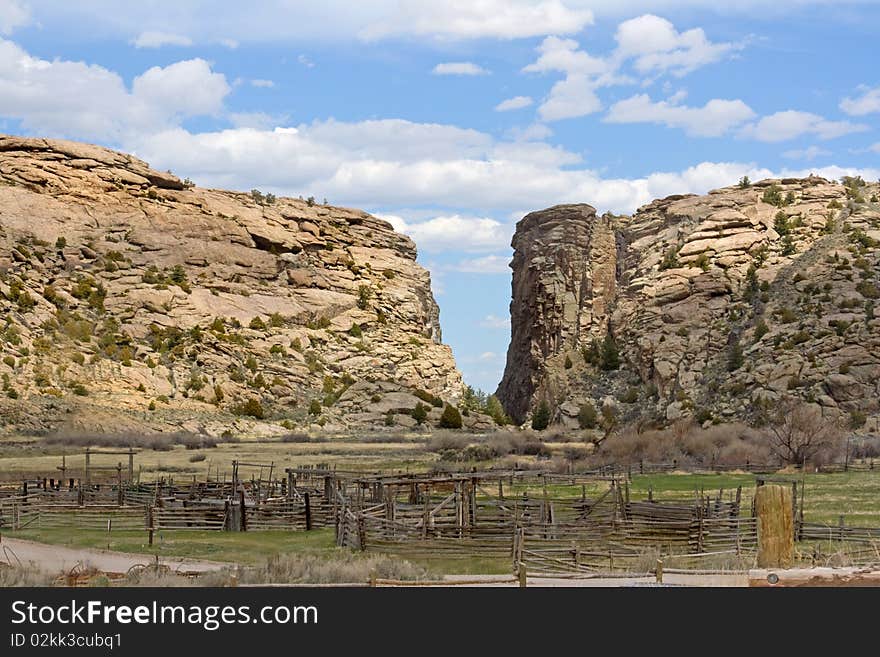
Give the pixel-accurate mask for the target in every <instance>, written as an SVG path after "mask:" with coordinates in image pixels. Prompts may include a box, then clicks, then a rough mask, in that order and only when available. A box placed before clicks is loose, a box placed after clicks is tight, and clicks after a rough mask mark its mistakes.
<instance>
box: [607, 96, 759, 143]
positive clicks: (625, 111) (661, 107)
mask: <svg viewBox="0 0 880 657" xmlns="http://www.w3.org/2000/svg"><path fill="white" fill-rule="evenodd" d="M754 116H755V113H754V112H753V111H752V109H751V108H750V107H749V106H748V105H746V104H745V103H744V102H743V101H741V100H721V99H718V98H715V99H713V100H710V101H709V102H707V103H706V104H705V105H703V106H702V107H687V106H685V105H678V104H675V103H674V102H669V101H659V102H652V101H651V98H650V97H649V96H648V95H646V94H638V95H636V96H632V97H631V98H627V99H626V100H621V101H619V102H617V103H615V104H614V105H612V106H611V108H610V109H609V110H608V114H607V115H606V117H605V119H604V120H605V121H606V122H608V123H659V124H662V125H666V126H669V127H674V128H682V129H683V130H684V131H685V132H686V133H687V134H689V135H692V136H695V137H719V136H721V135H723V134H725V133H726V132H728V131H729V130H730V129H731V128H734V127H735V126H738V125H741V124H742V123H744V122H745V121H748V120H749V119H751V118H753V117H754Z"/></svg>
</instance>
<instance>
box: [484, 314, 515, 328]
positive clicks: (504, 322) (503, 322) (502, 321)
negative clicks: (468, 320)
mask: <svg viewBox="0 0 880 657" xmlns="http://www.w3.org/2000/svg"><path fill="white" fill-rule="evenodd" d="M480 327H481V328H487V329H506V328H510V317H498V316H496V315H492V314H489V315H486V316H485V317H484V318H483V319H481V320H480Z"/></svg>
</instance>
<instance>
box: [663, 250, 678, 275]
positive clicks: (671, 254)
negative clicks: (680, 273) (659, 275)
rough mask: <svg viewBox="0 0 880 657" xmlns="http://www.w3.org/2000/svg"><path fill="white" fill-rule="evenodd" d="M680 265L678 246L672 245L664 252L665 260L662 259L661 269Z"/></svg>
mask: <svg viewBox="0 0 880 657" xmlns="http://www.w3.org/2000/svg"><path fill="white" fill-rule="evenodd" d="M676 267H678V248H676V247H672V248H670V249H669V250H667V251H666V253H664V254H663V260H661V261H660V270H661V271H662V270H665V269H675V268H676Z"/></svg>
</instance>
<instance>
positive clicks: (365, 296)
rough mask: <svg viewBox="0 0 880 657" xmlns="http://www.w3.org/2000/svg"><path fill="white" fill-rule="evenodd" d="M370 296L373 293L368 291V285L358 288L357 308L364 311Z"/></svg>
mask: <svg viewBox="0 0 880 657" xmlns="http://www.w3.org/2000/svg"><path fill="white" fill-rule="evenodd" d="M372 296H373V291H372V290H371V289H370V286H369V285H361V286H360V287H358V300H357V307H358V308H360V309H361V310H366V309H367V307H368V306H369V304H370V298H371V297H372Z"/></svg>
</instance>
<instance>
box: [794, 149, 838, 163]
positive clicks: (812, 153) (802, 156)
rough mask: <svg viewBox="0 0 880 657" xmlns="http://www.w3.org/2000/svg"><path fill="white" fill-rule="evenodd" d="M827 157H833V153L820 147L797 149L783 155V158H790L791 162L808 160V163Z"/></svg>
mask: <svg viewBox="0 0 880 657" xmlns="http://www.w3.org/2000/svg"><path fill="white" fill-rule="evenodd" d="M826 155H831V151H828V150H825V149H824V148H819V147H818V146H808V147H807V148H795V149H792V150H789V151H785V152H784V153H783V154H782V157H785V158H788V159H789V160H806V161H807V162H811V161H812V160H815V159H816V158H817V157H824V156H826Z"/></svg>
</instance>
